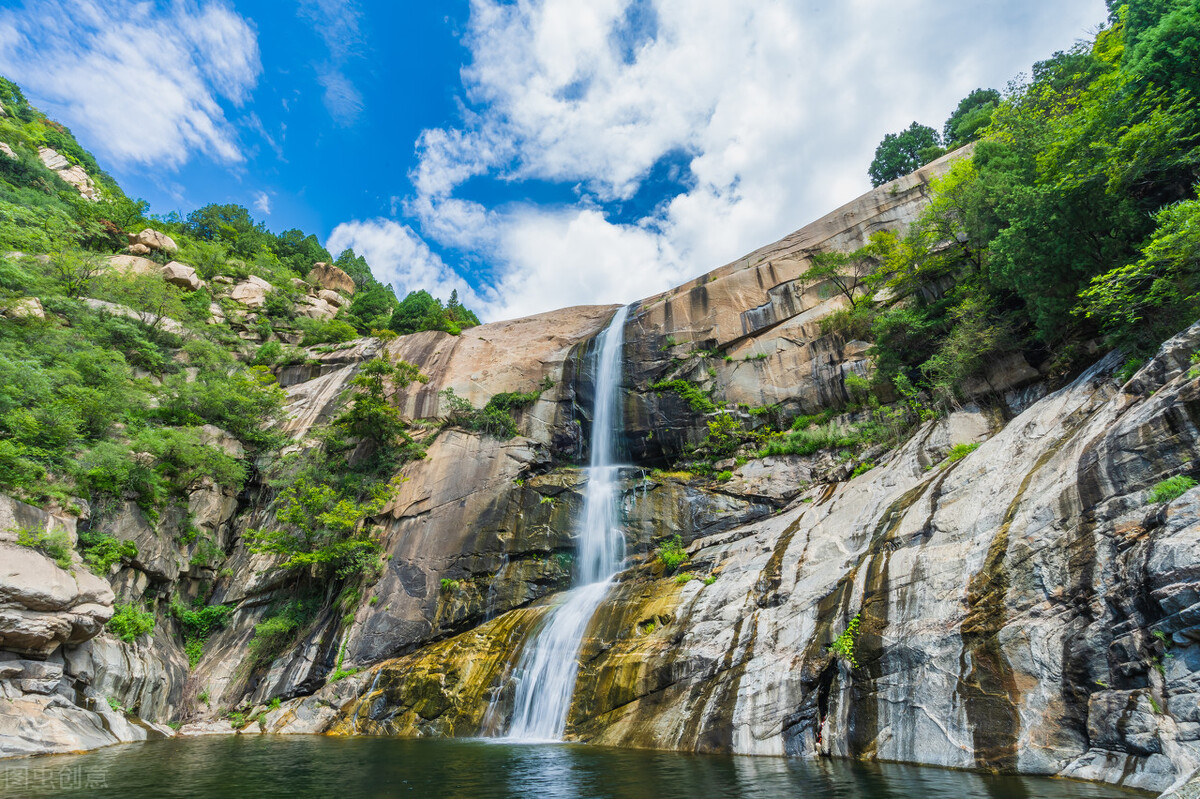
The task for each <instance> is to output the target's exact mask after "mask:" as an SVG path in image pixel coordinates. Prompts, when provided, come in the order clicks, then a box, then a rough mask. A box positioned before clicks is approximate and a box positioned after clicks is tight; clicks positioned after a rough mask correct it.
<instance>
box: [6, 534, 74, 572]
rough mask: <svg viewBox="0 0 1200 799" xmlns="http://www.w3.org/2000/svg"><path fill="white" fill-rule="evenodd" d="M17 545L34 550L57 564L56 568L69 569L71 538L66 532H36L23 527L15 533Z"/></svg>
mask: <svg viewBox="0 0 1200 799" xmlns="http://www.w3.org/2000/svg"><path fill="white" fill-rule="evenodd" d="M17 543H18V544H19V545H20V546H23V547H29V548H30V549H36V550H37V551H38V552H41V553H42V554H43V555H45V556H46V557H48V558H50V560H52V561H54V562H55V564H57V566H58V568H60V569H65V570H70V568H71V537H70V536H69V535H68V534H67V531H66V530H50V531H46V530H38V529H37V528H34V527H23V528H21V529H20V530H18V531H17Z"/></svg>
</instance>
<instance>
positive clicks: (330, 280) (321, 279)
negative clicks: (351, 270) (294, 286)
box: [305, 263, 354, 294]
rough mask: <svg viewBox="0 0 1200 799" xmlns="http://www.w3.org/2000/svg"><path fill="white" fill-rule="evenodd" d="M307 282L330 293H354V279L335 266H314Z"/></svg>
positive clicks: (318, 264) (317, 264)
mask: <svg viewBox="0 0 1200 799" xmlns="http://www.w3.org/2000/svg"><path fill="white" fill-rule="evenodd" d="M305 280H307V281H308V282H309V283H314V284H316V285H318V286H320V287H321V288H323V289H327V290H329V291H334V292H337V291H341V292H344V293H346V294H353V293H354V278H352V277H350V276H349V275H348V274H346V273H345V272H343V271H342V270H341V269H340V268H339V267H336V266H334V265H333V264H327V263H315V264H313V266H312V270H311V271H310V272H309V273H308V276H307V277H306V278H305Z"/></svg>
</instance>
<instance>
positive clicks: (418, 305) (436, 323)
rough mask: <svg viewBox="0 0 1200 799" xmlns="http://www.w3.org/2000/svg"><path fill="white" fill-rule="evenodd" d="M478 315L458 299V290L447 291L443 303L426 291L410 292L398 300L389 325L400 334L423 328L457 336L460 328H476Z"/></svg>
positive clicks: (415, 331) (460, 330) (414, 331)
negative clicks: (445, 301)
mask: <svg viewBox="0 0 1200 799" xmlns="http://www.w3.org/2000/svg"><path fill="white" fill-rule="evenodd" d="M478 324H479V318H478V317H477V316H475V314H474V313H472V312H471V311H469V310H467V309H466V308H464V307H463V306H462V305H461V304H460V303H459V301H458V291H457V290H455V291H453V292H452V293H451V294H450V301H449V302H447V303H446V304H445V305H443V304H442V301H441V300H439V299H437V298H436V297H434V296H433V295H432V294H430V293H429V292H428V291H424V290H421V291H412V292H409V294H408V296H407V297H405V298H404V299H403V300H401V301H400V304H399V305H398V306H397V307H396V310H395V312H394V313H393V314H392V318H391V321H390V322H389V323H388V327H389V328H391V329H392V330H394V331H396V332H397V333H399V334H401V335H405V334H408V333H417V332H419V331H422V330H441V331H444V332H446V333H450V334H451V335H454V336H457V335H458V334H459V333H460V332H462V330H463V329H465V328H468V327H475V326H476V325H478Z"/></svg>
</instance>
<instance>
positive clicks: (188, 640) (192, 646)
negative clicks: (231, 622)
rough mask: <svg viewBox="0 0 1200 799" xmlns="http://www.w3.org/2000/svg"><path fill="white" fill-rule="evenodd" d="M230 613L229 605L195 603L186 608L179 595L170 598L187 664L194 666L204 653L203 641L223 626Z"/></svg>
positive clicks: (231, 610)
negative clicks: (180, 629)
mask: <svg viewBox="0 0 1200 799" xmlns="http://www.w3.org/2000/svg"><path fill="white" fill-rule="evenodd" d="M231 613H233V608H232V607H230V606H229V605H208V606H204V605H202V604H197V605H196V606H195V607H193V608H188V607H187V606H186V605H184V604H183V603H182V602H180V601H179V597H175V598H174V599H172V600H171V614H172V615H173V616H175V618H176V619H178V620H179V626H180V627H181V628H182V631H183V649H184V652H186V653H187V656H188V665H190V666H191V667H192V668H195V667H196V664H197V663H199V662H200V658H201V657H202V656H203V654H204V643H205V642H206V641H207V640H208V638H209V636H211V635H212V634H213V633H214V632H216V631H217V630H219V629H221V628H222V627H224V626H225V622H226V620H228V618H229V614H231Z"/></svg>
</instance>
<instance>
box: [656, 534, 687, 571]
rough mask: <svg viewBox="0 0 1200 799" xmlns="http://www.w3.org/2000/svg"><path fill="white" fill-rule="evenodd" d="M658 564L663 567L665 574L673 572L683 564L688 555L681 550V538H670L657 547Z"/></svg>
mask: <svg viewBox="0 0 1200 799" xmlns="http://www.w3.org/2000/svg"><path fill="white" fill-rule="evenodd" d="M657 557H658V562H659V563H661V564H662V565H663V567H664V568H665V569H666V570H667V572H673V571H675V570H676V569H678V568H679V567H680V566H682V565H683V562H684V561H685V560H687V559H688V554H687V552H686V551H685V550H684V548H683V538H681V537H680V536H678V535H676V536H672V537H671V538H668V539H667V540H666V541H664V542H662V544H660V545H659V547H658V556H657Z"/></svg>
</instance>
